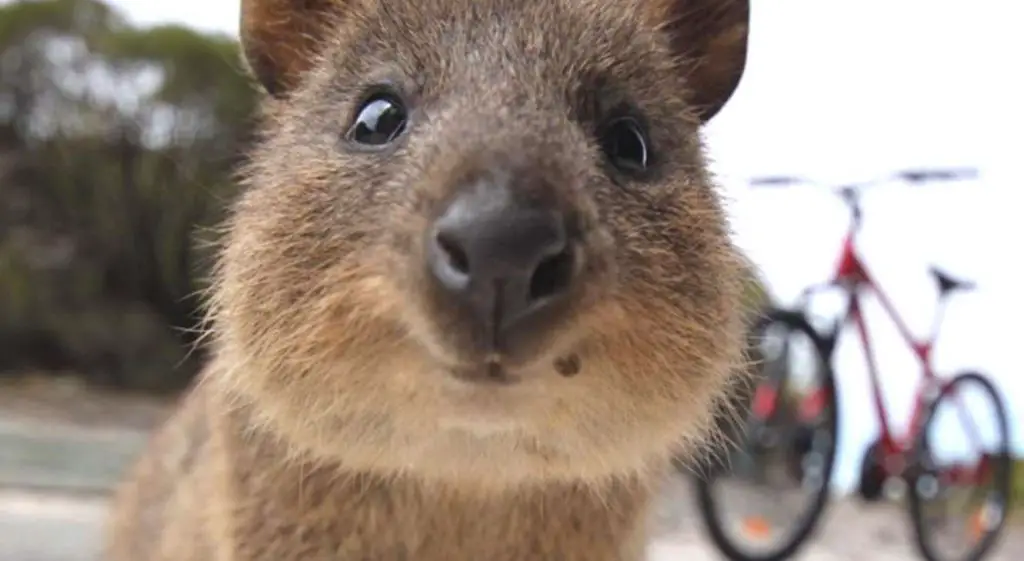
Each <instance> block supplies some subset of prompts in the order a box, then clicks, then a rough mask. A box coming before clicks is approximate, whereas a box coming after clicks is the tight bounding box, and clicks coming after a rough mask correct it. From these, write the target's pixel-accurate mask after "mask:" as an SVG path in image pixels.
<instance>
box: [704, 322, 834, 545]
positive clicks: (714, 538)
mask: <svg viewBox="0 0 1024 561" xmlns="http://www.w3.org/2000/svg"><path fill="white" fill-rule="evenodd" d="M773 324H781V325H783V326H785V327H786V328H787V329H788V330H790V331H791V332H793V333H802V334H804V335H805V336H807V337H808V338H809V339H810V340H811V342H812V344H813V346H814V348H815V352H816V354H817V355H818V358H819V359H820V360H821V363H820V368H821V371H820V376H821V384H822V388H821V389H822V390H824V391H825V393H826V395H827V399H828V402H827V406H828V407H827V410H828V415H829V418H828V423H829V424H830V426H831V427H832V433H833V434H832V435H831V437H832V438H831V444H830V447H829V448H830V449H829V450H828V451H827V453H826V454H825V456H826V457H825V462H824V466H823V471H822V476H823V477H822V481H823V484H822V486H821V487H820V488H819V489H817V490H816V491H815V495H814V497H813V499H812V500H811V501H810V505H809V507H808V508H807V509H806V510H805V511H804V513H803V516H802V517H801V519H800V521H799V524H798V525H797V526H795V527H794V528H793V531H792V532H791V533H790V537H789V539H788V540H787V541H786V542H784V543H782V544H780V545H779V546H778V547H776V548H774V549H772V550H769V551H767V552H763V553H751V552H747V551H744V550H743V548H741V547H740V546H738V545H737V544H735V543H733V541H732V540H731V538H730V537H729V535H728V534H727V532H726V529H725V528H724V526H723V525H722V522H721V520H720V516H719V508H718V505H717V504H716V502H715V497H714V493H713V489H712V486H713V482H714V479H715V478H716V477H717V476H718V475H719V474H720V472H721V470H720V469H717V468H719V467H721V466H714V467H713V468H712V469H711V470H708V472H707V473H705V474H702V475H697V476H695V477H693V478H692V481H693V484H694V486H695V494H696V497H697V506H698V511H699V513H700V518H701V521H702V523H703V526H704V528H705V530H706V533H707V535H708V537H709V538H710V539H711V542H712V543H713V544H714V546H715V547H716V548H717V549H718V551H719V552H720V553H722V554H723V555H724V556H725V557H727V558H728V559H730V560H731V561H782V560H784V559H788V558H790V557H792V556H793V555H794V554H796V553H797V552H798V551H799V550H800V549H801V548H802V547H803V546H804V544H805V543H806V542H807V541H808V538H810V536H811V535H812V533H813V532H814V530H815V529H816V528H817V526H818V523H819V521H820V519H821V517H822V514H823V513H824V511H825V508H826V507H827V505H828V502H829V500H830V498H831V492H830V481H831V479H832V473H833V471H834V469H835V459H836V453H837V450H838V435H839V406H838V399H837V394H836V385H835V376H834V374H833V371H832V364H831V344H830V343H827V342H826V340H825V339H824V338H823V337H822V336H821V334H819V332H818V331H817V330H816V329H815V328H814V327H812V326H811V324H810V323H809V322H808V321H807V318H806V317H805V316H804V314H803V313H801V312H797V311H791V310H784V309H772V310H769V311H767V312H765V313H764V314H763V315H762V316H761V317H760V318H759V319H758V321H756V322H755V323H754V325H753V327H752V329H754V330H758V331H755V332H760V331H759V330H763V329H766V328H767V327H769V326H771V325H773Z"/></svg>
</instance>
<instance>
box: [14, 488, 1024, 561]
mask: <svg viewBox="0 0 1024 561" xmlns="http://www.w3.org/2000/svg"><path fill="white" fill-rule="evenodd" d="M691 505H692V503H691V502H690V501H689V496H688V492H687V490H686V487H685V485H683V484H681V483H679V482H673V483H672V484H670V485H669V486H668V487H667V488H666V496H665V500H664V503H663V505H662V509H661V511H660V517H659V521H658V522H659V524H658V526H659V531H658V536H657V539H656V540H655V541H654V542H653V543H652V544H651V549H650V554H649V560H650V561H684V560H685V561H712V560H717V559H721V557H720V556H719V555H718V554H717V553H716V552H715V551H714V550H713V549H712V548H711V547H710V546H709V544H708V543H707V541H706V540H705V538H704V536H703V535H702V534H701V531H700V526H699V522H698V520H697V519H696V518H695V514H696V513H695V512H694V509H693V508H692V506H691ZM105 509H106V503H105V500H104V499H102V498H84V497H80V498H77V499H72V498H64V497H60V496H46V495H40V494H29V493H26V492H18V491H10V490H8V491H0V559H2V560H4V561H100V559H99V546H100V536H101V531H102V524H103V516H104V513H105ZM908 537H909V528H908V527H907V525H906V521H905V519H904V516H903V513H902V512H901V511H899V510H897V509H893V508H890V507H879V508H875V509H866V508H864V507H862V506H859V505H857V504H854V503H851V502H849V501H837V503H836V504H834V505H833V508H832V509H831V511H830V513H829V516H828V517H827V519H826V520H825V521H824V526H823V528H822V531H821V532H820V533H819V535H818V536H817V537H816V538H815V539H814V540H813V542H812V543H811V544H810V545H809V546H808V547H807V549H806V550H805V551H804V552H803V553H802V554H801V555H800V556H799V557H798V559H802V560H809V561H810V560H813V561H861V560H864V559H870V560H871V561H903V560H908V561H909V560H916V559H918V557H917V555H916V554H915V553H914V551H913V550H912V549H911V547H910V542H909V541H908ZM990 559H991V561H1017V560H1020V559H1024V534H1022V533H1021V532H1020V531H1016V532H1012V533H1011V532H1008V533H1007V534H1006V535H1005V537H1004V539H1003V541H1002V543H1001V544H1000V547H999V548H998V550H997V551H996V553H995V554H994V555H993V556H992V557H991V558H990Z"/></svg>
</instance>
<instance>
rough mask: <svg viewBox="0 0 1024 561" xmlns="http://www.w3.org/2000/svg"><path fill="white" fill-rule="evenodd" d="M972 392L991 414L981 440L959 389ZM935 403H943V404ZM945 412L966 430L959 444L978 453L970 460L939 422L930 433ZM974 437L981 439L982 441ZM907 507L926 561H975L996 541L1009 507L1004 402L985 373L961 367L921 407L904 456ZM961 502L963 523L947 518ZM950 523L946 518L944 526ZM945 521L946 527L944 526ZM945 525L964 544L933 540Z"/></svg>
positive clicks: (1009, 462)
mask: <svg viewBox="0 0 1024 561" xmlns="http://www.w3.org/2000/svg"><path fill="white" fill-rule="evenodd" d="M969 389H974V390H976V392H977V393H976V395H977V397H978V399H974V400H971V403H972V405H975V404H978V403H979V402H980V401H985V402H988V404H989V405H990V406H991V407H992V409H993V413H994V415H995V430H994V431H990V432H994V434H991V435H989V438H987V439H985V438H984V435H981V434H979V431H978V429H977V425H975V424H974V421H975V419H977V417H978V416H979V415H977V411H976V409H977V407H973V408H971V409H968V408H967V407H966V403H965V399H963V398H964V397H966V396H965V395H964V393H965V391H966V390H969ZM943 406H949V407H948V408H944V407H943ZM946 409H952V410H953V411H952V413H954V415H953V421H954V422H959V423H960V424H962V425H963V428H964V429H966V430H967V431H968V433H969V434H968V435H967V436H968V438H967V440H968V442H966V444H967V446H966V448H970V449H971V451H976V452H981V453H980V454H979V455H978V457H977V458H976V459H970V458H963V454H962V453H958V452H961V450H957V448H961V449H962V448H964V446H957V445H956V444H957V443H956V442H955V439H956V436H955V435H953V433H952V432H951V431H950V430H949V429H950V428H951V427H944V428H943V430H942V431H941V433H942V435H943V438H942V439H940V438H939V437H938V434H939V432H940V431H937V430H936V433H935V434H930V430H931V429H938V427H939V425H940V424H942V421H943V420H945V419H944V418H943V417H942V416H941V415H940V413H943V412H945V411H946ZM981 440H988V441H989V442H988V445H987V446H986V445H985V444H986V443H984V442H981ZM912 458H913V460H914V463H915V465H914V466H913V467H912V471H911V476H910V478H909V479H910V487H909V491H910V493H909V497H908V499H909V500H908V507H909V510H910V517H911V520H912V522H913V526H914V537H915V542H916V545H917V549H918V551H919V552H920V553H921V555H922V556H923V557H924V558H925V559H926V560H927V561H979V560H981V559H983V558H984V557H985V555H987V554H988V553H989V552H990V551H991V549H992V547H993V546H994V545H995V543H996V541H997V540H998V538H999V535H1000V533H1001V532H1002V530H1003V527H1004V525H1005V522H1006V517H1007V514H1008V511H1009V508H1010V501H1011V498H1010V496H1011V493H1012V486H1013V481H1012V477H1013V458H1012V454H1011V450H1010V422H1009V419H1008V417H1007V412H1006V404H1005V402H1004V401H1003V399H1002V397H1001V396H1000V394H999V391H998V390H997V389H996V388H995V386H994V385H993V384H992V382H991V381H989V379H988V378H986V377H985V376H983V375H981V374H978V373H975V372H967V373H963V374H959V375H957V376H955V377H953V378H952V379H951V380H949V382H947V383H946V385H945V386H944V388H943V390H942V392H941V393H940V394H939V395H938V397H936V398H935V399H934V400H932V402H931V403H930V404H929V406H928V409H927V410H926V412H925V416H924V420H923V424H922V425H921V430H920V432H919V433H918V435H917V438H916V442H915V446H914V449H913V456H912ZM955 506H961V507H966V508H965V509H964V510H966V511H967V514H966V516H965V519H964V520H956V521H955V522H954V521H952V520H950V519H951V518H958V517H956V516H950V514H951V513H950V510H951V507H955ZM951 522H953V523H952V524H951ZM950 526H952V528H950ZM947 529H952V530H953V532H954V533H955V534H958V535H961V536H962V537H963V538H965V540H964V541H965V542H966V546H967V547H966V548H965V549H964V550H963V551H951V550H955V549H956V544H953V543H948V542H944V543H939V542H938V540H939V539H940V538H943V537H947V536H943V535H942V534H941V532H942V530H947Z"/></svg>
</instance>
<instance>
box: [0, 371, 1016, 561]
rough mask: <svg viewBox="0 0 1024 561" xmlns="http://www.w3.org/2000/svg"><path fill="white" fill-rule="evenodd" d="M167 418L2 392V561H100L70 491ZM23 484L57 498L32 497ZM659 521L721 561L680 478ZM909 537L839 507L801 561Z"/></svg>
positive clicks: (95, 401) (109, 477)
mask: <svg viewBox="0 0 1024 561" xmlns="http://www.w3.org/2000/svg"><path fill="white" fill-rule="evenodd" d="M4 389H6V390H10V389H11V388H10V387H9V386H8V387H6V388H3V387H0V390H4ZM83 398H84V399H83ZM82 403H86V404H88V407H85V408H82V407H81V404H82ZM74 404H78V406H79V407H78V408H76V407H74ZM163 414H164V408H163V407H161V406H160V405H159V404H151V403H145V402H144V401H140V400H123V399H120V398H116V397H110V396H108V397H107V398H96V396H94V395H91V396H83V395H81V394H80V392H79V391H78V390H77V389H74V388H73V389H69V390H68V391H67V392H65V394H64V395H63V397H60V398H59V399H55V398H54V396H53V393H52V392H50V391H45V390H39V391H35V390H33V391H31V392H29V393H28V394H26V393H19V394H15V393H14V392H10V391H0V561H100V559H99V546H100V536H101V531H102V524H103V518H104V514H105V511H106V501H105V499H104V498H103V496H102V495H98V496H97V495H93V496H92V497H91V498H89V497H88V496H82V495H81V494H79V495H77V497H78V498H72V495H71V494H69V491H71V490H78V491H81V490H82V489H92V490H97V489H99V490H102V489H104V488H105V487H109V484H110V483H111V482H112V481H113V480H114V479H116V476H117V474H118V472H119V471H120V469H121V468H120V466H122V465H123V464H124V463H125V462H126V461H129V460H130V458H131V457H133V455H134V453H135V451H136V450H138V448H139V446H141V444H142V443H143V442H144V441H145V436H146V433H145V429H146V428H147V427H149V426H152V424H153V423H155V422H157V421H158V420H159V419H161V418H162V417H163ZM25 485H34V486H42V487H49V488H51V489H54V490H53V491H51V492H50V493H48V494H39V493H29V492H26V491H24V490H23V489H24V486H25ZM19 489H20V490H19ZM732 500H736V501H739V502H740V503H745V504H748V503H751V502H755V501H758V498H757V497H756V496H752V495H751V494H750V493H747V494H746V495H744V494H743V492H740V495H739V496H738V497H736V496H733V497H732ZM761 500H763V499H761ZM655 522H656V539H655V540H654V542H653V543H652V544H651V549H650V555H649V559H650V561H684V560H685V561H712V560H715V559H722V557H721V556H720V555H719V554H718V553H717V552H716V551H715V550H714V549H713V548H712V547H711V546H710V544H709V543H708V542H707V540H706V538H705V537H704V535H703V533H702V532H703V530H702V527H701V525H700V521H699V519H698V517H697V512H696V511H695V509H694V502H693V499H692V497H691V496H690V491H689V486H688V485H687V484H686V482H685V481H684V480H683V479H682V478H675V479H673V480H672V481H670V482H668V483H667V484H666V486H665V490H664V495H663V497H662V501H661V505H660V507H659V510H658V516H657V517H656V520H655ZM910 537H911V534H910V528H909V524H908V520H907V518H906V514H905V512H904V511H903V510H902V509H900V508H896V507H893V506H888V505H880V506H872V507H866V506H864V505H861V504H859V503H857V502H854V501H849V500H836V501H834V502H833V503H832V504H831V506H830V508H829V511H828V512H827V513H826V517H825V519H824V520H823V524H822V526H821V528H820V530H819V532H818V534H817V535H816V536H815V537H814V538H813V539H812V542H811V543H810V544H808V546H807V547H806V548H805V549H804V550H803V552H802V553H801V555H799V556H798V559H801V560H812V561H862V560H865V559H870V560H871V561H898V560H900V561H902V560H907V561H909V560H916V559H919V557H918V556H917V554H916V552H915V551H914V550H913V548H912V546H911V542H910ZM1022 559H1024V529H1022V527H1021V526H1017V527H1015V528H1012V529H1010V530H1008V531H1007V532H1006V533H1005V534H1004V536H1003V539H1002V541H1001V543H1000V544H999V547H997V549H996V551H995V552H994V553H993V555H992V556H991V557H990V558H989V561H1018V560H1022Z"/></svg>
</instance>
